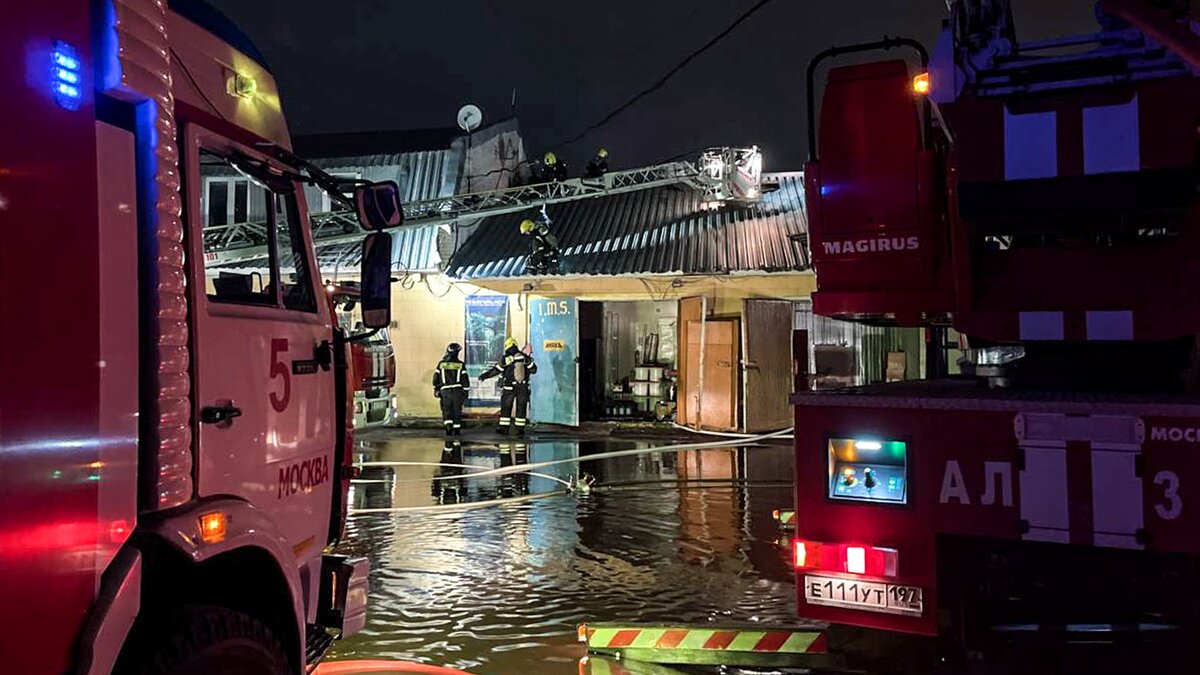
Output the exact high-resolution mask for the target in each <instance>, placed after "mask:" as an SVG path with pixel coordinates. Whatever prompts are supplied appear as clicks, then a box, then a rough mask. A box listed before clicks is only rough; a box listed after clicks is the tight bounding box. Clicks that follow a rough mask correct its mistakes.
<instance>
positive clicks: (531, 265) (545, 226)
mask: <svg viewBox="0 0 1200 675" xmlns="http://www.w3.org/2000/svg"><path fill="white" fill-rule="evenodd" d="M521 234H522V235H524V236H526V237H532V239H533V241H532V242H530V250H529V261H528V262H527V263H526V264H525V271H526V272H528V273H529V274H532V275H534V276H539V275H542V274H558V262H559V251H558V238H557V237H555V236H554V235H553V234H551V233H550V216H548V215H546V209H545V207H543V208H542V212H541V213H540V214H539V215H538V219H537V220H533V219H532V218H526V219H525V220H522V221H521Z"/></svg>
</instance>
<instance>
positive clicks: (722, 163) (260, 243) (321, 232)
mask: <svg viewBox="0 0 1200 675" xmlns="http://www.w3.org/2000/svg"><path fill="white" fill-rule="evenodd" d="M672 185H678V186H683V187H686V188H691V189H693V190H697V191H699V192H701V193H703V195H704V200H705V201H706V202H714V203H724V202H751V201H755V200H757V199H758V198H759V197H760V196H761V195H762V192H763V189H764V188H763V185H762V153H761V152H760V151H759V149H758V147H756V146H755V147H748V148H735V147H720V148H712V149H709V150H706V151H704V152H703V153H702V154H701V155H700V158H699V160H698V161H696V162H688V161H673V162H666V163H662V164H655V165H652V166H647V167H642V168H637V169H629V170H626V171H610V172H608V173H606V174H604V175H603V176H600V177H598V178H572V179H569V180H564V181H558V182H550V183H535V184H532V185H521V186H517V187H508V188H502V189H499V190H487V191H483V192H468V193H462V194H455V195H450V196H446V197H435V198H432V199H425V200H421V201H415V202H409V203H407V204H404V205H403V207H404V224H403V226H402V229H415V228H419V227H427V226H432V225H444V224H449V223H457V222H460V221H466V220H475V219H479V218H485V217H488V216H497V215H502V214H505V213H512V212H514V211H523V210H526V209H531V208H541V207H544V206H547V205H551V204H561V203H564V202H572V201H578V200H581V199H591V198H594V197H607V196H612V195H619V194H624V193H628V192H637V191H640V190H649V189H652V188H657V187H666V186H672ZM768 189H769V188H768ZM309 219H310V221H311V224H312V236H313V245H314V246H317V247H325V246H332V245H336V244H347V243H353V242H356V241H359V240H361V239H362V237H363V235H364V233H363V232H362V231H361V229H360V228H359V226H358V223H357V221H356V220H355V216H354V211H353V209H349V210H335V211H330V212H326V213H314V214H311V215H310V216H309ZM204 252H205V256H206V257H207V265H208V268H209V269H213V268H217V267H220V266H222V265H225V264H230V265H233V264H244V263H247V262H251V261H254V260H259V259H264V258H266V257H267V255H268V248H267V232H266V229H265V225H264V224H263V223H232V224H229V225H216V226H212V227H208V228H205V230H204Z"/></svg>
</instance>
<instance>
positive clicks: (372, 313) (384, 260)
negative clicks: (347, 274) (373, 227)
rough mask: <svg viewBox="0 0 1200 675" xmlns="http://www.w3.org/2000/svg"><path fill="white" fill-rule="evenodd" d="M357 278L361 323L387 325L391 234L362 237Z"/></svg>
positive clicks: (389, 292) (382, 233)
mask: <svg viewBox="0 0 1200 675" xmlns="http://www.w3.org/2000/svg"><path fill="white" fill-rule="evenodd" d="M359 279H361V280H362V287H361V294H360V296H359V301H360V302H361V303H362V317H363V325H364V326H366V327H367V328H387V326H388V324H390V323H391V322H392V235H390V234H388V233H387V232H372V233H371V234H368V235H367V236H366V238H365V239H363V248H362V269H361V272H360V277H359Z"/></svg>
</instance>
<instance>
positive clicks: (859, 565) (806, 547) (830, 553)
mask: <svg viewBox="0 0 1200 675" xmlns="http://www.w3.org/2000/svg"><path fill="white" fill-rule="evenodd" d="M794 551H795V555H796V558H795V564H796V568H797V569H810V570H821V571H825V572H839V573H842V574H861V575H863V576H870V577H894V576H896V570H897V569H898V568H899V566H900V553H899V552H898V551H896V549H894V548H881V547H879V546H863V545H859V544H829V543H822V542H819V541H805V540H802V539H797V540H796V542H795V545H794Z"/></svg>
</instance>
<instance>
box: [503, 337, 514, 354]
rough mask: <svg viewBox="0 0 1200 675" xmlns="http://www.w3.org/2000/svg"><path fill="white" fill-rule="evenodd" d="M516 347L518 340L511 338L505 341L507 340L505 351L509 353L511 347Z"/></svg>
mask: <svg viewBox="0 0 1200 675" xmlns="http://www.w3.org/2000/svg"><path fill="white" fill-rule="evenodd" d="M516 346H517V339H516V338H511V337H510V338H507V339H505V340H504V349H505V351H507V350H508V349H509V348H511V347H516Z"/></svg>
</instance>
